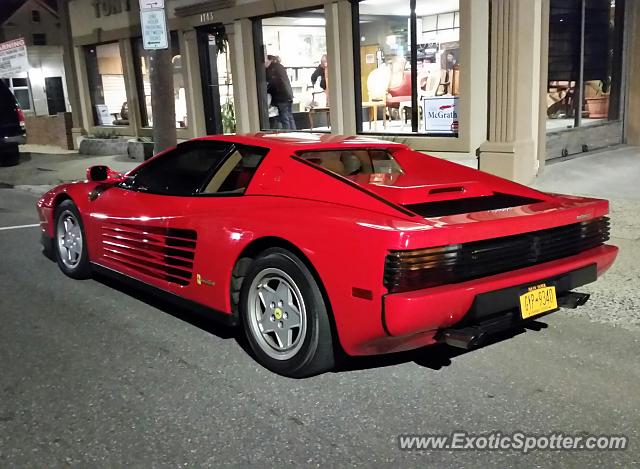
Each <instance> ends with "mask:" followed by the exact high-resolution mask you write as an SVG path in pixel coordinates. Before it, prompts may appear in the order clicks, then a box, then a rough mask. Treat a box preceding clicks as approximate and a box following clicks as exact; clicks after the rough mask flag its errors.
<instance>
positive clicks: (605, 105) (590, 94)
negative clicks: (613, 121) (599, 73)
mask: <svg viewBox="0 0 640 469" xmlns="http://www.w3.org/2000/svg"><path fill="white" fill-rule="evenodd" d="M585 101H586V107H587V114H589V118H590V119H603V118H606V117H608V116H609V92H608V91H606V90H605V85H604V82H603V81H602V80H598V81H597V82H593V81H591V82H587V83H585Z"/></svg>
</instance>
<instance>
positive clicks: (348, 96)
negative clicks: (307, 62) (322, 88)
mask: <svg viewBox="0 0 640 469" xmlns="http://www.w3.org/2000/svg"><path fill="white" fill-rule="evenodd" d="M324 14H325V19H326V34H327V64H328V67H327V72H328V77H327V89H328V91H329V96H331V103H330V107H331V111H330V112H331V132H332V133H334V134H346V135H354V134H355V133H356V107H355V94H354V83H355V81H354V70H353V60H354V57H353V34H352V28H351V3H350V2H349V1H347V0H339V1H338V2H337V3H332V2H327V3H325V4H324ZM357 60H360V59H359V58H357Z"/></svg>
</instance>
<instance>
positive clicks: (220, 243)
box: [38, 133, 618, 377]
mask: <svg viewBox="0 0 640 469" xmlns="http://www.w3.org/2000/svg"><path fill="white" fill-rule="evenodd" d="M87 179H88V180H87V181H84V182H77V183H72V184H63V185H61V186H58V187H56V188H55V189H53V190H51V191H49V192H47V193H46V194H45V195H44V196H43V197H42V198H41V199H40V200H39V201H38V212H39V215H40V219H41V223H42V233H43V243H44V245H45V251H49V252H50V253H52V255H54V256H55V258H56V260H57V262H58V264H59V266H60V269H61V270H62V271H63V272H64V273H65V274H67V275H69V276H70V277H73V278H87V277H89V276H90V275H91V273H92V272H97V271H99V272H102V273H106V274H111V275H116V276H118V277H119V278H122V279H128V280H133V281H134V282H135V283H136V284H137V285H139V286H141V287H151V288H152V289H153V290H154V291H156V292H157V293H158V294H164V295H165V296H166V297H168V298H170V299H173V300H176V301H180V302H181V303H185V302H186V303H187V304H189V305H192V306H198V307H202V306H204V307H206V308H207V309H206V310H207V311H210V312H211V314H212V315H216V316H217V317H219V318H221V319H223V320H225V321H226V322H227V323H229V324H232V325H241V326H242V327H243V328H244V330H245V332H246V335H247V338H248V341H249V343H250V345H251V348H252V350H253V352H254V354H255V357H256V359H257V360H258V361H259V362H260V363H261V364H263V365H264V366H266V367H267V368H269V369H271V370H273V371H275V372H277V373H281V374H283V375H288V376H295V377H301V376H308V375H311V374H316V373H320V372H322V371H325V370H328V369H330V368H331V367H332V366H333V365H334V352H336V351H337V350H338V348H341V349H342V350H343V351H344V352H346V354H348V355H368V354H381V353H388V352H396V351H401V350H407V349H412V348H417V347H422V346H425V345H429V344H434V343H438V342H444V343H448V344H450V345H454V346H459V347H465V348H471V347H476V346H479V345H481V344H482V343H483V341H484V339H485V337H487V336H489V335H491V334H493V333H495V332H500V331H503V330H506V329H509V328H513V327H520V326H521V325H522V324H523V323H524V322H526V321H529V320H531V319H532V318H537V317H539V316H540V315H543V314H546V313H549V312H553V311H555V310H557V309H558V308H559V307H576V306H579V305H581V304H583V303H584V302H585V301H586V300H587V298H588V296H587V295H585V294H581V293H576V292H573V291H572V290H573V289H574V288H576V287H579V286H581V285H584V284H587V283H589V282H593V281H594V280H596V278H597V277H598V276H599V275H601V274H603V273H604V272H605V271H606V270H607V269H608V268H609V267H610V266H611V264H612V263H613V261H614V259H615V257H616V254H617V251H618V249H617V248H616V247H614V246H610V245H607V244H605V243H606V242H607V240H608V239H609V220H608V218H607V217H606V214H607V212H608V203H607V201H605V200H598V199H590V198H585V197H574V196H565V195H557V194H546V193H542V192H538V191H535V190H533V189H529V188H527V187H525V186H522V185H519V184H516V183H513V182H510V181H507V180H504V179H501V178H498V177H495V176H491V175H489V174H485V173H482V172H480V171H476V170H474V169H470V168H467V167H464V166H461V165H458V164H455V163H451V162H448V161H445V160H442V159H438V158H433V157H430V156H427V155H424V154H422V153H419V152H416V151H413V150H411V149H410V148H408V147H407V146H405V145H401V144H395V143H390V142H386V141H377V140H372V139H366V138H361V137H343V136H335V135H314V134H298V133H296V134H286V133H280V134H269V133H265V134H253V135H225V136H215V137H205V138H200V139H195V140H191V141H188V142H185V143H181V144H179V145H178V146H177V147H175V148H173V149H171V150H168V151H166V152H164V153H161V154H159V155H157V156H155V157H154V158H152V159H150V160H148V161H146V162H145V163H143V164H141V165H140V166H138V167H137V168H136V169H134V170H132V171H131V172H129V173H127V174H119V173H116V172H113V171H111V170H110V169H109V168H107V167H105V166H93V167H91V168H89V169H88V170H87Z"/></svg>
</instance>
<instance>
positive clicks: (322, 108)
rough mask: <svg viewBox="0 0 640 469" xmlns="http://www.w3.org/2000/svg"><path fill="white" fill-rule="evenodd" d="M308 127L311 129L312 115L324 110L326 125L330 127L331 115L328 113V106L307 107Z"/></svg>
mask: <svg viewBox="0 0 640 469" xmlns="http://www.w3.org/2000/svg"><path fill="white" fill-rule="evenodd" d="M308 112H309V129H311V130H313V115H314V114H317V113H319V112H324V113H326V114H327V127H331V121H330V118H331V115H330V114H329V108H328V107H312V108H309V111H308Z"/></svg>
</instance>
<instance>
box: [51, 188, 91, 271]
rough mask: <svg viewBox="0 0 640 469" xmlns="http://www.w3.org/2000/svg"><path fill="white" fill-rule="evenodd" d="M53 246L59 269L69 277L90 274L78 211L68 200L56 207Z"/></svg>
mask: <svg viewBox="0 0 640 469" xmlns="http://www.w3.org/2000/svg"><path fill="white" fill-rule="evenodd" d="M54 220H55V234H54V240H53V248H54V253H55V258H56V262H57V263H58V266H59V267H60V270H62V272H64V273H65V274H66V275H68V276H69V277H71V278H75V279H85V278H89V277H90V276H91V267H90V264H89V256H88V255H87V245H86V239H85V234H84V227H83V225H82V219H81V218H80V212H78V209H77V207H76V206H75V205H74V203H73V202H72V201H70V200H65V201H64V202H62V203H61V204H60V205H58V206H57V207H56V210H55V215H54Z"/></svg>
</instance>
